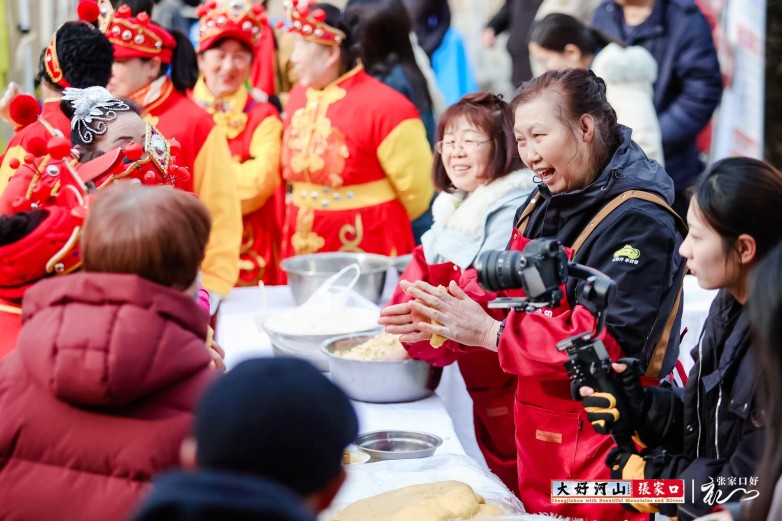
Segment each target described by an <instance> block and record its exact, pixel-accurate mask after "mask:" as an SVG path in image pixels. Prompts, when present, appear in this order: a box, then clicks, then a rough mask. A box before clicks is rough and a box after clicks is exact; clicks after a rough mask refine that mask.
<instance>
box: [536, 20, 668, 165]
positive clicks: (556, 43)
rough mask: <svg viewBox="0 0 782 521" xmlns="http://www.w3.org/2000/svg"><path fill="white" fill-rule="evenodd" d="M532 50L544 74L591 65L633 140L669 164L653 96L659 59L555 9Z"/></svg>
mask: <svg viewBox="0 0 782 521" xmlns="http://www.w3.org/2000/svg"><path fill="white" fill-rule="evenodd" d="M529 51H530V56H532V58H533V60H534V61H535V62H537V63H538V64H539V68H540V70H541V71H542V72H545V71H549V70H562V69H567V68H570V67H581V68H584V69H590V68H591V69H592V71H593V72H594V73H595V74H596V75H597V76H600V77H601V78H603V81H605V83H606V98H607V99H608V102H609V103H610V104H611V106H612V107H613V108H614V110H615V111H616V118H617V120H618V121H619V123H621V124H622V125H625V126H626V127H629V128H631V129H632V130H633V134H632V137H633V141H635V142H636V143H638V144H639V145H640V146H641V148H642V149H643V150H644V152H646V155H647V156H648V157H649V158H651V159H654V160H655V161H657V162H658V163H660V164H661V165H664V164H665V160H664V157H663V148H662V136H661V134H660V123H659V122H658V121H657V112H656V111H655V109H654V104H653V100H652V96H653V92H652V89H653V87H652V86H653V84H654V81H655V80H656V79H657V63H656V62H655V61H654V57H653V56H652V55H651V54H649V52H648V51H647V50H646V49H644V48H643V47H640V46H633V47H623V46H621V45H619V44H618V43H616V42H612V41H611V40H609V39H608V38H607V37H606V36H605V35H603V34H601V33H600V32H598V31H596V30H594V29H591V28H589V27H587V26H586V25H584V24H582V23H581V22H579V21H578V20H576V19H575V18H573V17H572V16H569V15H566V14H560V13H552V14H549V15H547V16H546V17H544V18H543V19H541V20H538V21H536V22H535V23H534V24H533V25H532V32H531V35H530V41H529Z"/></svg>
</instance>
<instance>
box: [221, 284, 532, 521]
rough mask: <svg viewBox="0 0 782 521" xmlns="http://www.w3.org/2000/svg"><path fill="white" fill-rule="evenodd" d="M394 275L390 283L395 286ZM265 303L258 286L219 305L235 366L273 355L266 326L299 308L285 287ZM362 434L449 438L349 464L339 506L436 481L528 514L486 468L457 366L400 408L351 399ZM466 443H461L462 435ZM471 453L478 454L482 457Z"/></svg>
mask: <svg viewBox="0 0 782 521" xmlns="http://www.w3.org/2000/svg"><path fill="white" fill-rule="evenodd" d="M394 283H395V278H392V279H391V280H390V281H389V286H393V284H394ZM264 291H265V292H266V297H265V299H264V298H263V297H262V291H261V290H260V289H259V288H236V289H234V290H233V291H231V294H230V295H229V296H228V298H226V299H225V300H224V301H223V303H222V304H221V307H220V314H219V315H218V321H217V329H216V337H217V341H218V343H219V344H220V345H221V346H222V347H223V349H225V352H226V358H225V362H226V366H227V367H228V368H229V369H230V368H232V367H234V366H236V365H237V364H239V363H240V362H241V361H243V360H246V359H248V358H257V357H264V356H273V353H272V349H271V340H270V339H269V336H268V335H267V334H266V333H264V332H263V331H262V328H261V327H260V322H261V315H262V313H264V309H265V310H266V311H273V310H276V309H284V308H289V307H293V306H294V305H295V304H294V302H293V297H292V296H291V294H290V290H289V289H288V288H287V287H284V286H277V287H267V288H265V289H264ZM353 404H354V406H355V408H356V413H357V415H358V418H359V430H360V432H371V431H376V430H391V429H392V430H415V431H424V432H429V433H432V434H436V435H437V436H439V437H440V438H442V439H443V444H442V446H440V447H439V448H438V449H437V452H436V453H435V456H434V457H432V458H426V459H421V460H399V461H379V462H373V463H370V464H367V465H353V466H349V467H348V479H347V481H346V483H345V485H344V486H343V488H342V489H341V490H340V493H339V495H338V496H337V497H336V498H335V500H334V504H333V508H332V509H330V510H329V511H328V512H326V513H325V514H324V516H322V518H323V519H327V518H328V514H329V513H330V512H332V511H333V510H334V509H339V508H342V507H344V506H347V505H348V504H350V503H352V502H353V501H356V500H357V499H361V498H364V497H368V496H371V495H374V494H378V493H381V492H384V491H387V490H392V489H395V488H400V487H403V486H407V485H413V484H418V483H427V482H431V481H438V480H448V479H456V480H460V481H463V482H465V483H467V484H469V485H470V486H471V487H472V488H473V490H475V491H476V492H477V493H479V494H481V495H482V496H483V497H485V498H486V499H487V500H489V501H491V502H493V503H501V504H503V505H504V506H505V507H506V508H507V509H509V510H510V511H517V512H520V511H522V508H523V507H522V506H521V503H520V502H519V501H518V499H516V498H515V496H513V494H512V493H511V492H510V491H509V490H508V489H507V488H506V487H505V486H504V485H503V484H502V482H500V480H499V479H498V478H497V477H496V476H494V475H493V474H491V473H489V472H488V471H487V469H486V465H485V462H484V461H483V457H482V456H481V455H480V451H479V450H478V448H477V443H476V442H475V433H474V430H473V424H472V413H471V407H472V402H471V400H470V397H469V395H468V394H467V391H466V390H465V388H464V380H463V379H462V378H461V374H460V373H459V371H458V369H457V368H456V367H455V366H454V367H448V368H446V371H445V372H444V374H443V378H442V380H441V384H440V386H439V387H438V389H437V394H434V395H432V396H430V397H429V398H426V399H424V400H419V401H416V402H410V403H401V404H370V403H363V402H353ZM452 417H455V418H458V419H459V428H460V430H461V431H463V433H464V434H463V435H462V436H459V435H457V432H456V430H455V428H454V422H453V421H452V419H451V418H452ZM462 437H464V438H465V440H464V441H465V443H464V444H463V442H462V440H461V438H462ZM472 456H477V458H478V459H477V460H476V458H474V457H472Z"/></svg>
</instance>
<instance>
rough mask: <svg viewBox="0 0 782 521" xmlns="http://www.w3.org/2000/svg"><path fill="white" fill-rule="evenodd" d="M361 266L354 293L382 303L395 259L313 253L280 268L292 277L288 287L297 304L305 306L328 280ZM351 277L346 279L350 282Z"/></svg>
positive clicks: (363, 255) (352, 254)
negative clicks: (387, 275)
mask: <svg viewBox="0 0 782 521" xmlns="http://www.w3.org/2000/svg"><path fill="white" fill-rule="evenodd" d="M353 263H357V264H358V266H359V276H358V280H357V281H356V284H355V285H354V286H353V290H354V291H355V292H356V293H358V294H359V295H361V296H363V297H365V298H367V299H369V300H371V301H372V302H374V303H375V304H379V303H380V299H381V298H382V296H383V288H384V287H385V284H386V273H387V271H388V268H389V267H390V266H391V260H390V259H389V257H386V256H385V255H375V254H373V253H341V252H335V253H313V254H311V255H298V256H296V257H289V258H287V259H284V260H283V261H282V262H281V263H280V266H281V267H282V269H283V270H285V273H287V274H288V286H290V288H291V293H293V300H294V301H295V302H296V304H297V305H300V304H303V303H304V302H305V301H306V300H307V299H308V298H309V297H310V295H312V294H313V293H314V292H315V290H316V289H318V288H319V287H320V286H321V285H322V284H323V283H324V282H326V279H328V278H329V277H331V276H332V275H334V274H335V273H337V272H338V271H339V270H341V269H342V268H345V267H346V266H349V265H351V264H353ZM349 280H350V277H346V281H345V282H347V281H349Z"/></svg>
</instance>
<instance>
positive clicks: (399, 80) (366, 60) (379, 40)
mask: <svg viewBox="0 0 782 521" xmlns="http://www.w3.org/2000/svg"><path fill="white" fill-rule="evenodd" d="M346 14H348V15H355V16H357V17H358V19H359V25H358V29H357V32H358V35H359V36H358V39H359V42H360V44H359V48H360V49H361V63H362V65H363V66H364V69H365V70H366V71H367V73H369V74H370V75H371V76H372V77H374V78H376V79H378V80H380V81H382V82H383V83H385V84H386V85H388V86H389V87H391V88H393V89H394V90H396V91H397V92H400V93H401V94H404V96H405V97H406V98H407V99H408V100H410V101H411V102H412V103H413V105H415V108H416V109H417V110H418V114H419V115H420V117H421V121H423V123H424V127H425V128H426V139H427V140H428V141H429V145H430V146H432V147H434V143H435V138H434V133H435V127H436V124H437V122H436V120H435V115H434V104H433V102H432V98H431V96H430V95H429V88H428V86H427V82H426V78H425V77H424V75H423V73H422V72H421V69H419V68H418V64H417V63H416V60H415V54H414V52H413V46H412V43H411V41H410V37H409V35H410V33H411V32H412V30H413V27H412V24H411V23H410V18H409V16H408V15H407V11H406V10H405V7H404V5H402V2H401V1H400V0H353V1H351V2H348V6H347V8H346ZM412 226H413V239H414V240H415V243H416V244H421V236H422V235H423V234H424V232H426V231H427V230H428V229H429V228H431V226H432V211H431V209H428V210H427V211H426V212H425V213H424V214H423V215H421V216H420V217H419V218H417V219H415V220H414V221H413V222H412Z"/></svg>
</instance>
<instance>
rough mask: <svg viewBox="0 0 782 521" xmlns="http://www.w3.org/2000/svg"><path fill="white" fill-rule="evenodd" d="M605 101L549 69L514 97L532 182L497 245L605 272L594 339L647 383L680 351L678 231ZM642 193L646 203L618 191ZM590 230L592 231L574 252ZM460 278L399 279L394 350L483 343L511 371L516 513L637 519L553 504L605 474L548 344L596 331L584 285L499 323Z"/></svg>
mask: <svg viewBox="0 0 782 521" xmlns="http://www.w3.org/2000/svg"><path fill="white" fill-rule="evenodd" d="M605 95H606V88H605V83H604V82H603V81H602V80H601V79H600V78H598V77H596V76H595V75H594V74H593V73H591V72H588V71H586V70H584V69H568V70H566V71H550V72H547V73H545V74H543V75H541V76H539V77H537V78H534V79H532V80H530V81H528V82H525V83H524V84H523V85H522V87H521V88H520V89H519V91H518V93H517V95H516V97H515V98H514V100H513V102H512V103H511V108H512V110H513V112H514V118H515V119H514V125H513V131H514V135H515V138H516V145H517V148H518V151H519V154H520V156H521V159H522V160H523V161H524V162H525V163H526V165H527V166H528V167H529V168H530V169H531V170H532V171H533V172H534V173H535V176H536V177H537V178H538V179H539V180H540V184H539V185H538V187H537V188H536V189H535V190H534V191H533V194H532V195H531V196H530V198H529V199H528V201H527V203H526V204H525V205H523V206H522V208H523V210H521V211H522V213H521V214H520V218H519V219H514V220H513V221H512V223H513V224H515V226H516V228H513V229H512V230H511V235H510V236H509V238H510V241H509V243H508V248H509V249H512V250H518V251H523V250H524V248H525V247H526V246H527V244H528V243H529V242H530V241H532V240H533V239H539V238H547V239H555V240H557V241H559V242H560V243H561V244H563V245H564V246H565V247H566V248H567V252H568V254H569V255H570V257H571V258H572V260H573V261H574V262H577V263H579V264H583V265H586V266H589V267H591V268H594V269H596V270H599V271H601V272H603V273H605V274H606V275H607V276H608V277H610V278H612V279H613V280H614V281H615V282H616V286H617V291H616V298H615V299H614V301H613V302H612V303H611V305H609V306H608V308H607V309H606V311H605V319H606V328H605V329H604V330H603V332H602V333H601V335H600V338H601V340H602V341H603V343H604V345H605V348H606V350H607V351H608V353H609V355H610V356H611V357H612V358H613V359H616V358H621V357H622V356H634V357H636V358H638V359H640V360H641V363H642V366H643V370H644V371H645V372H646V374H647V376H649V377H650V378H652V379H653V381H656V379H657V378H659V377H663V376H665V375H667V374H668V373H669V372H670V371H671V369H672V368H673V365H674V363H675V361H676V358H677V355H678V342H679V335H678V334H677V330H678V325H679V324H678V322H679V320H677V315H678V313H680V312H681V311H680V310H681V307H680V303H679V298H678V295H679V289H680V287H681V282H680V278H681V277H682V276H683V264H684V263H683V261H682V259H681V257H679V256H678V254H677V248H678V245H679V244H680V243H681V241H682V236H681V233H679V232H678V231H677V227H676V217H675V215H674V214H673V213H672V210H670V208H669V207H668V206H667V205H669V204H670V203H672V202H673V196H674V193H673V181H672V180H671V178H670V177H669V176H668V174H667V173H666V172H665V170H663V168H662V167H661V166H660V164H659V163H657V162H656V161H652V160H649V159H647V157H646V155H645V154H644V153H643V151H642V150H641V148H640V147H639V146H638V145H637V144H636V143H634V142H633V141H632V140H631V138H630V133H631V131H630V129H629V128H627V127H623V126H621V125H619V124H618V123H617V121H616V113H615V112H614V110H613V108H612V107H611V105H609V104H608V102H607V101H606V97H605ZM476 141H480V139H478V138H476ZM482 146H485V145H482ZM640 191H645V192H649V193H650V195H651V196H652V197H649V198H648V199H642V198H635V197H629V196H634V195H639V194H638V192H640ZM617 198H619V199H617ZM613 201H623V202H622V204H621V205H619V206H618V207H617V208H616V209H615V210H614V211H611V212H608V215H607V217H605V219H603V220H602V221H600V222H599V223H598V222H597V221H596V219H595V217H596V215H597V214H598V212H600V211H601V210H603V209H604V208H605V207H606V205H608V204H609V203H612V202H613ZM666 203H667V204H666ZM591 223H595V224H594V225H593V227H594V229H593V231H592V233H591V234H590V235H589V237H588V238H587V239H586V240H585V241H583V244H582V245H581V246H580V248H579V249H578V251H577V252H575V253H574V251H573V247H575V246H577V242H576V241H577V239H578V238H579V237H580V236H581V233H582V232H583V231H584V230H585V229H587V228H590V229H591V228H592V226H590V224H591ZM507 224H508V225H511V223H507ZM471 271H472V272H471V273H469V274H465V275H463V277H462V280H460V281H459V282H458V283H456V282H454V281H451V282H450V284H449V285H448V287H447V288H438V287H437V286H436V285H433V284H430V283H428V282H426V281H424V280H420V281H416V282H415V283H414V284H412V283H410V282H406V281H402V282H401V283H400V285H401V286H402V289H404V290H406V292H407V293H408V294H409V295H410V296H411V297H413V298H414V299H415V300H414V301H413V303H412V304H411V305H410V316H409V317H404V318H405V319H406V322H405V320H400V322H402V326H400V325H396V324H394V325H393V327H392V326H390V325H389V326H387V327H386V330H387V331H388V332H389V333H402V337H401V340H402V341H403V342H417V341H421V340H428V339H430V338H432V336H433V335H441V336H443V337H445V338H447V339H450V340H451V341H452V342H456V343H459V344H462V345H468V346H479V347H483V348H485V349H486V350H488V351H490V352H493V353H497V354H498V357H499V363H500V365H501V367H502V369H503V370H504V371H505V372H507V373H510V374H513V375H516V376H517V377H518V383H517V386H516V395H515V402H514V403H513V408H514V423H515V435H516V448H517V449H518V451H517V453H518V460H517V463H518V480H519V491H520V498H521V500H522V502H523V503H524V506H525V507H526V509H527V511H529V512H533V513H541V512H545V513H555V514H557V515H560V516H565V517H573V518H585V519H600V520H606V521H608V520H622V519H632V520H634V521H635V520H640V519H644V518H645V519H648V516H645V517H644V516H642V515H640V514H635V515H633V514H630V513H628V512H625V511H623V509H622V507H621V506H620V505H607V504H575V503H564V504H563V503H552V498H551V492H552V486H551V485H552V480H560V479H573V480H584V481H588V480H605V479H607V478H608V477H609V469H608V468H607V467H606V466H605V465H604V463H603V461H604V459H605V457H606V455H608V453H609V451H610V450H611V448H612V446H613V440H611V439H610V438H608V437H606V436H602V435H600V434H597V433H596V432H595V431H594V430H593V429H592V427H591V426H590V425H589V424H588V423H587V422H586V421H585V420H586V413H585V412H584V409H583V407H582V406H581V404H580V402H577V401H574V399H573V395H572V394H571V381H570V377H569V375H568V372H567V371H566V369H565V362H566V361H568V356H567V354H566V353H564V352H562V351H559V350H557V343H558V342H560V341H562V340H565V339H568V338H571V337H573V336H575V335H580V334H583V333H587V332H589V331H591V330H592V329H593V327H594V326H595V319H594V316H593V315H592V313H591V312H590V311H589V309H588V308H587V307H585V306H584V305H582V304H583V302H581V301H580V300H579V296H580V295H581V294H583V292H582V290H583V287H584V286H583V283H582V284H579V281H578V280H576V279H574V278H571V279H569V280H568V281H567V284H566V286H565V287H564V288H563V289H564V290H565V292H564V293H565V296H566V298H565V299H563V300H562V302H561V303H560V305H559V306H556V307H546V308H543V309H540V310H539V311H538V312H535V313H524V312H517V311H515V310H514V311H510V313H508V314H507V316H506V317H504V320H503V319H502V317H498V316H497V315H494V314H490V313H487V311H486V309H485V305H484V300H483V299H484V298H486V296H485V292H481V290H479V289H474V288H476V287H477V283H476V282H477V281H476V280H475V271H474V270H471ZM506 291H507V293H508V294H510V295H512V296H520V295H519V293H521V290H520V289H517V288H507V289H506ZM586 305H589V303H588V302H587V303H586ZM492 311H493V312H496V310H492ZM498 318H499V319H498ZM432 321H434V322H432ZM387 323H388V324H391V322H387ZM411 323H412V325H411Z"/></svg>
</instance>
